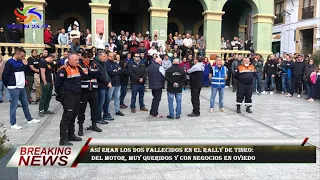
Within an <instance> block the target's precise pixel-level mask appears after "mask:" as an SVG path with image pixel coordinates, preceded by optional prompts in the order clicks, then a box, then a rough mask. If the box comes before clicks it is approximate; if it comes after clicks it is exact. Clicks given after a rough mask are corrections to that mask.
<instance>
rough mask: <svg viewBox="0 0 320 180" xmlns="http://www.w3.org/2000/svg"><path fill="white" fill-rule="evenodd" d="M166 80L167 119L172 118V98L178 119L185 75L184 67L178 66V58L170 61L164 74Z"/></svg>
mask: <svg viewBox="0 0 320 180" xmlns="http://www.w3.org/2000/svg"><path fill="white" fill-rule="evenodd" d="M165 78H166V80H167V81H168V87H167V91H168V105H169V115H168V116H167V118H168V119H174V108H173V99H174V98H176V104H177V108H176V119H180V115H181V102H182V87H183V85H184V84H185V82H186V80H187V77H186V73H185V71H184V69H182V68H180V67H179V59H174V60H173V61H172V66H171V67H170V68H169V69H168V70H167V71H166V75H165Z"/></svg>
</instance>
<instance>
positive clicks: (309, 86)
mask: <svg viewBox="0 0 320 180" xmlns="http://www.w3.org/2000/svg"><path fill="white" fill-rule="evenodd" d="M306 84H307V89H308V98H309V99H310V98H313V99H314V86H315V85H314V84H311V83H308V82H307V83H306Z"/></svg>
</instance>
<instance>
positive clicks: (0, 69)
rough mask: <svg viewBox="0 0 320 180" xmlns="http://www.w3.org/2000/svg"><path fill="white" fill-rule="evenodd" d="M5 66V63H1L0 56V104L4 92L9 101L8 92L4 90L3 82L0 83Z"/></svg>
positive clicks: (0, 56)
mask: <svg viewBox="0 0 320 180" xmlns="http://www.w3.org/2000/svg"><path fill="white" fill-rule="evenodd" d="M5 65H6V62H4V61H3V59H2V55H1V54H0V103H2V102H3V95H2V93H3V92H4V90H5V91H6V96H7V100H8V101H10V94H9V91H8V89H7V88H4V85H3V81H2V74H3V70H4V67H5Z"/></svg>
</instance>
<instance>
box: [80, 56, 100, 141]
mask: <svg viewBox="0 0 320 180" xmlns="http://www.w3.org/2000/svg"><path fill="white" fill-rule="evenodd" d="M81 56H82V60H80V62H79V64H80V66H81V68H82V70H83V71H87V72H90V75H88V77H90V80H87V79H86V80H83V79H81V93H80V110H79V114H78V124H79V131H78V135H79V136H83V123H84V120H85V118H86V116H85V113H86V108H87V104H88V102H89V104H90V112H91V121H92V126H91V127H90V128H89V129H91V130H92V131H96V132H102V130H101V129H100V128H98V126H97V120H98V94H97V90H98V82H97V78H99V77H100V76H101V72H100V71H99V70H98V68H97V64H96V62H94V61H92V60H90V55H89V54H88V53H86V52H83V53H82V54H81ZM88 79H89V78H88Z"/></svg>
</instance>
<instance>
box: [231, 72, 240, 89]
mask: <svg viewBox="0 0 320 180" xmlns="http://www.w3.org/2000/svg"><path fill="white" fill-rule="evenodd" d="M232 77H233V86H232V90H234V91H235V90H237V89H238V85H239V83H238V79H236V78H234V76H232Z"/></svg>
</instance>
